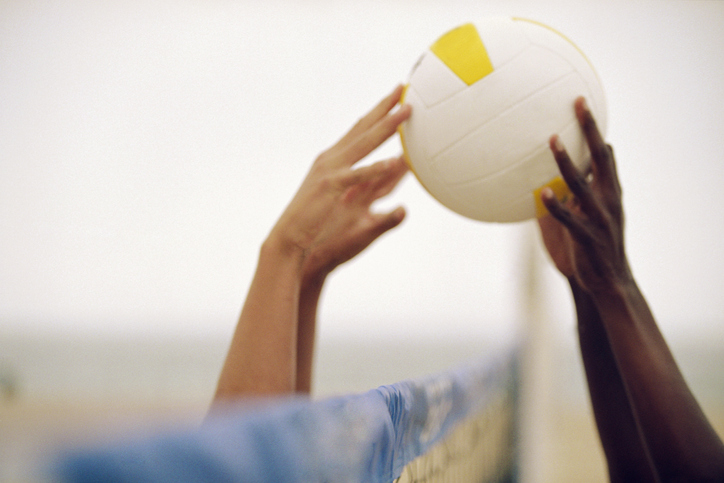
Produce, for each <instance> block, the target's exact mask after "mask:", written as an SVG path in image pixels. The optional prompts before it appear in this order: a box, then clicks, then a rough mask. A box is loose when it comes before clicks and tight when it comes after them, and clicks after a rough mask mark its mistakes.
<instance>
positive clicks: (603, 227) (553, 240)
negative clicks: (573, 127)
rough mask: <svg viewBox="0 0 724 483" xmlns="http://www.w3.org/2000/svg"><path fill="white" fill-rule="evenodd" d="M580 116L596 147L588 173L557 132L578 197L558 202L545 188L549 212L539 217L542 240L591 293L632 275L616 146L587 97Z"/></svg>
mask: <svg viewBox="0 0 724 483" xmlns="http://www.w3.org/2000/svg"><path fill="white" fill-rule="evenodd" d="M575 110H576V116H577V118H578V122H579V124H580V125H581V128H582V129H583V133H584V136H585V137H586V142H587V143H588V147H589V150H590V151H591V173H590V176H587V175H586V174H585V173H582V172H580V171H579V170H577V169H576V167H575V166H574V165H573V163H572V162H571V159H570V158H569V156H568V154H567V153H566V150H565V147H564V146H563V144H562V143H561V141H560V138H559V137H558V136H555V135H554V136H552V137H551V139H550V147H551V150H552V151H553V155H554V157H555V159H556V162H557V163H558V168H559V169H560V171H561V175H562V176H563V179H564V180H565V182H566V184H567V185H568V187H569V189H570V190H571V192H572V193H573V200H569V201H568V202H566V203H561V202H560V201H558V200H557V199H556V197H555V195H554V194H553V192H552V190H550V189H547V188H546V189H544V190H543V191H542V192H541V199H542V201H543V203H544V204H545V206H546V208H547V209H548V211H549V212H550V215H549V216H546V217H543V218H541V219H540V221H539V224H540V228H541V232H542V235H543V241H544V243H545V245H546V248H547V249H548V252H549V253H550V255H551V257H552V258H553V261H554V262H555V264H556V267H557V268H558V269H559V270H560V271H561V273H563V275H565V276H566V277H569V278H571V277H575V279H576V281H577V282H578V283H579V284H580V285H581V287H582V288H583V289H584V290H586V291H588V292H596V291H599V290H610V289H612V288H614V287H615V286H617V285H619V284H621V283H629V282H631V280H632V276H631V271H630V269H629V265H628V260H627V258H626V254H625V249H624V237H623V229H624V216H623V207H622V204H621V186H620V184H619V181H618V175H617V174H616V163H615V160H614V156H613V149H612V148H611V146H610V145H607V144H606V143H605V142H604V140H603V138H602V137H601V134H600V133H599V131H598V127H597V126H596V121H595V120H594V118H593V115H592V114H591V111H590V110H589V109H588V107H587V105H586V102H585V100H584V99H583V98H578V99H577V100H576V102H575Z"/></svg>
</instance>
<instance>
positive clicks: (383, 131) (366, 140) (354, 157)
mask: <svg viewBox="0 0 724 483" xmlns="http://www.w3.org/2000/svg"><path fill="white" fill-rule="evenodd" d="M411 112H412V108H411V107H410V106H409V105H405V106H401V107H400V108H399V109H398V110H397V111H395V112H392V113H390V114H388V115H386V116H385V117H383V118H382V119H380V120H379V121H377V122H376V123H375V124H374V125H373V126H371V127H370V128H369V129H367V130H365V131H364V132H363V133H362V134H360V135H359V136H358V137H357V138H356V139H355V140H354V141H352V142H351V143H350V144H349V145H348V146H346V147H345V148H344V151H343V152H342V153H340V156H341V159H342V160H344V162H345V163H346V164H347V165H349V166H351V165H353V164H354V163H356V162H357V161H359V160H361V159H362V158H364V157H365V156H367V155H368V154H370V153H371V152H372V151H374V150H375V149H377V148H378V147H379V146H380V145H381V144H382V143H383V142H385V141H386V140H387V139H389V138H390V137H391V136H392V135H393V134H395V133H396V132H397V126H399V125H400V124H401V123H402V122H404V121H405V120H406V119H407V118H408V117H410V113H411Z"/></svg>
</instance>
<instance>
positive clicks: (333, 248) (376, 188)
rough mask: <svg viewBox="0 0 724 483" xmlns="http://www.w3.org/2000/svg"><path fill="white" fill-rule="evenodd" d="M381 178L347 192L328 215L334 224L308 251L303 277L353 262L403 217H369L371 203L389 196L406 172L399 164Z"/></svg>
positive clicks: (393, 214)
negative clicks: (352, 260) (351, 260)
mask: <svg viewBox="0 0 724 483" xmlns="http://www.w3.org/2000/svg"><path fill="white" fill-rule="evenodd" d="M396 163H397V165H396V166H395V167H394V168H393V169H392V170H391V171H390V172H389V173H388V174H387V175H385V176H382V177H380V178H378V179H377V180H374V181H372V182H370V183H367V184H364V185H356V186H353V187H352V188H350V189H349V190H348V191H347V192H346V193H345V194H344V196H343V197H342V199H341V200H340V202H339V203H338V205H337V206H336V207H335V210H334V213H333V214H331V216H333V217H334V218H336V220H335V221H336V222H335V223H334V224H331V225H332V226H331V227H330V230H329V231H328V232H327V233H325V236H324V237H323V238H322V240H321V241H320V242H319V243H317V244H316V245H314V246H313V247H312V249H311V252H310V254H309V256H308V257H307V261H306V262H305V267H304V271H305V274H306V275H307V276H311V275H313V274H323V275H326V274H327V273H329V272H331V271H332V270H334V268H336V267H337V266H339V265H341V264H342V263H344V262H346V261H348V260H350V259H352V258H354V257H355V256H356V255H358V254H359V253H360V252H361V251H362V250H364V249H365V248H367V247H368V246H369V245H370V244H371V243H372V242H373V241H374V240H376V239H377V238H378V237H379V236H380V235H382V234H383V233H384V232H386V231H387V230H389V229H391V228H393V227H395V226H397V225H398V224H399V223H400V222H401V221H402V218H403V216H404V211H403V210H402V209H401V208H398V209H397V210H395V211H393V212H391V213H385V214H379V213H373V212H372V211H371V206H372V203H374V202H375V201H376V200H378V199H380V198H382V197H384V196H386V195H387V194H389V193H390V192H391V191H392V190H393V189H394V187H395V186H397V184H398V183H399V181H400V180H401V179H402V177H403V176H404V174H405V173H406V171H407V168H406V167H405V165H404V163H403V162H402V160H401V159H400V160H397V161H396Z"/></svg>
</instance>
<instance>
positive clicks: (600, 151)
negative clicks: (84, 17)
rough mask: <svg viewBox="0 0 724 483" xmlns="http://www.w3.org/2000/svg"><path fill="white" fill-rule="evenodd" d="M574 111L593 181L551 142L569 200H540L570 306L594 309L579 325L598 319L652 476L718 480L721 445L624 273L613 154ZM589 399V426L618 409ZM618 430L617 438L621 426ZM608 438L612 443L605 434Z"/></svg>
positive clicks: (597, 387)
mask: <svg viewBox="0 0 724 483" xmlns="http://www.w3.org/2000/svg"><path fill="white" fill-rule="evenodd" d="M575 109H576V114H577V116H578V119H579V122H580V124H581V127H582V129H583V132H584V135H585V137H586V140H587V143H588V146H589V148H590V151H591V155H592V166H591V169H592V178H589V177H588V176H586V173H582V172H579V171H578V170H577V169H576V168H575V167H574V166H573V164H572V162H571V160H570V158H569V157H568V154H567V153H566V151H565V148H564V147H563V145H562V143H561V142H560V139H559V138H558V137H557V136H554V137H553V138H552V139H551V149H552V150H553V154H554V156H555V158H556V161H557V163H558V166H559V168H560V171H561V174H562V176H563V179H564V180H565V181H566V184H567V185H568V186H569V188H570V190H571V192H572V193H573V195H574V202H573V203H567V204H564V203H561V202H560V201H558V200H557V199H556V198H555V196H554V195H553V193H552V191H550V190H543V192H542V193H541V197H542V200H543V202H544V204H545V206H546V208H548V210H549V212H550V213H551V215H552V216H553V217H554V218H555V219H556V220H557V221H558V222H559V223H560V224H561V225H562V226H563V227H564V229H565V234H566V236H567V237H568V241H569V244H568V262H569V264H570V267H571V270H572V274H573V278H574V280H575V284H576V285H577V286H572V288H573V289H574V296H577V297H578V298H579V300H577V302H576V303H577V307H578V306H579V303H580V306H581V308H584V309H586V306H587V305H589V304H592V306H593V307H595V312H596V314H597V315H591V314H592V313H593V312H594V309H593V307H588V309H587V310H585V312H586V314H587V315H586V318H587V319H589V320H594V319H595V318H596V317H597V318H598V319H599V320H600V328H601V329H602V332H603V334H605V336H606V340H607V341H608V347H609V348H610V356H612V358H613V362H615V365H614V366H613V367H615V370H617V372H618V375H619V377H620V381H621V383H622V385H623V388H624V390H625V395H626V397H627V400H628V405H629V407H630V408H631V415H632V417H633V419H634V421H635V423H636V429H637V431H638V433H639V435H640V440H641V442H642V445H643V448H644V452H645V454H646V455H647V456H648V458H649V461H650V463H651V468H652V469H653V471H654V476H655V478H656V479H657V480H658V481H724V445H723V444H722V441H721V439H720V438H719V437H718V435H717V434H716V432H715V431H714V429H713V428H712V426H711V424H710V423H709V421H708V419H707V418H706V416H705V415H704V413H703V412H702V410H701V407H700V406H699V404H698V403H697V401H696V399H695V398H694V396H693V394H692V393H691V390H690V389H689V387H688V385H687V384H686V381H685V380H684V378H683V376H682V374H681V371H680V370H679V368H678V365H677V364H676V361H675V360H674V357H673V355H672V353H671V351H670V349H669V347H668V345H667V343H666V341H665V339H664V337H663V336H662V334H661V332H660V330H659V328H658V325H657V324H656V321H655V319H654V316H653V314H652V312H651V310H650V308H649V306H648V304H647V302H646V300H645V298H644V296H643V294H642V293H641V291H640V290H639V287H638V285H637V284H636V282H635V280H634V277H633V275H632V273H631V270H630V267H629V263H628V260H627V257H626V254H625V248H624V237H623V226H624V219H623V218H624V217H623V208H622V204H621V188H620V185H619V181H618V176H617V174H616V167H615V161H614V156H613V150H612V149H611V148H610V146H608V145H606V144H605V142H604V140H603V139H602V137H601V135H600V133H599V131H598V129H597V126H596V123H595V120H594V118H593V116H592V114H591V112H590V110H589V109H588V108H587V106H586V104H585V101H583V99H579V100H577V101H576V104H575ZM576 291H579V293H578V294H576ZM581 295H583V296H584V298H581ZM579 323H580V321H579ZM589 326H590V327H593V325H592V324H589ZM603 334H601V335H603ZM582 342H583V343H582V345H581V350H582V352H585V355H584V360H585V359H590V361H589V363H588V364H589V366H590V367H592V368H593V367H597V364H600V365H601V367H606V366H610V362H607V361H606V358H607V357H608V356H606V355H605V354H606V352H605V351H601V348H602V346H601V345H600V344H599V345H596V344H592V345H591V346H590V347H589V346H588V342H587V341H586V339H585V338H584V340H583V341H582ZM584 344H585V345H584ZM587 371H588V369H587ZM604 372H605V371H604ZM587 374H588V372H587ZM605 380H606V379H605V378H604V379H600V380H599V379H596V378H594V379H593V380H592V379H591V378H589V391H590V392H591V396H592V399H593V397H594V394H596V393H597V392H598V391H602V394H604V396H605V390H606V386H605V385H604V384H601V382H602V381H605ZM591 382H593V386H591V385H590V384H591ZM596 397H597V398H598V396H596ZM598 399H599V400H600V403H599V406H600V405H601V404H602V405H603V407H599V408H598V409H596V411H597V413H598V414H597V418H596V419H597V424H599V422H600V421H599V420H600V419H601V418H602V417H603V416H605V413H606V411H609V408H606V405H607V404H611V405H612V406H611V408H610V411H611V412H613V411H615V410H616V408H617V405H618V408H621V407H622V406H621V405H620V403H619V399H618V398H611V399H610V400H609V399H607V398H605V397H603V398H598ZM594 404H595V403H594ZM617 424H619V423H617ZM620 424H622V426H621V429H622V430H626V425H625V424H624V423H620ZM612 430H614V431H613V432H612ZM626 431H627V432H628V430H626ZM599 433H600V434H601V441H602V444H603V445H604V451H605V452H606V454H607V457H608V455H609V453H610V452H612V453H613V454H618V452H619V450H618V449H617V447H616V445H617V444H619V443H620V441H619V440H618V439H617V438H616V434H615V427H613V428H609V427H607V426H606V424H605V422H604V424H603V425H601V424H599ZM609 433H612V434H613V436H612V437H611V438H609V437H608V436H604V435H606V434H609ZM627 439H628V438H627ZM612 445H613V446H612ZM610 463H611V462H610V461H609V465H610ZM614 466H615V465H614Z"/></svg>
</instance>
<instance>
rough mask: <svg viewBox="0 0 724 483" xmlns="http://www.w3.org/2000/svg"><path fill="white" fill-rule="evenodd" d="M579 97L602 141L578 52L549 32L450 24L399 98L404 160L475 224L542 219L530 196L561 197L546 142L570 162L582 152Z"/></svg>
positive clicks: (599, 113) (598, 95)
mask: <svg viewBox="0 0 724 483" xmlns="http://www.w3.org/2000/svg"><path fill="white" fill-rule="evenodd" d="M579 96H584V97H585V98H586V101H587V103H588V106H589V108H590V109H591V111H592V113H593V115H594V117H595V118H596V121H597V124H598V128H599V130H600V131H601V133H602V135H605V132H606V114H607V113H606V100H605V97H604V92H603V87H602V85H601V82H600V80H599V78H598V76H597V74H596V72H595V71H594V69H593V66H592V65H591V63H590V62H589V61H588V59H587V58H586V56H585V55H584V54H583V52H581V50H580V49H579V48H578V47H576V45H574V44H573V42H571V41H570V40H569V39H568V38H566V37H565V36H563V35H562V34H561V33H559V32H557V31H556V30H554V29H552V28H551V27H548V26H546V25H543V24H541V23H539V22H535V21H531V20H526V19H521V18H502V17H494V18H487V19H483V20H482V21H480V22H476V23H469V24H465V25H462V26H460V27H457V28H455V29H453V30H451V31H449V32H447V33H446V34H444V35H443V36H442V37H440V38H439V39H438V40H437V41H435V43H433V44H432V46H431V47H430V48H429V49H428V50H427V51H425V52H424V53H423V55H422V56H421V57H420V59H419V60H418V62H417V63H416V64H415V66H414V67H413V69H412V72H411V73H410V77H409V82H408V84H407V86H406V89H405V94H404V98H403V102H404V103H406V104H410V105H411V106H412V115H411V116H410V118H409V119H408V120H407V121H405V123H403V124H402V125H401V126H400V128H399V132H400V139H401V141H402V146H403V150H404V154H405V159H406V161H407V163H408V165H409V167H410V169H411V170H412V172H413V173H414V174H415V176H416V177H417V179H418V180H419V181H420V183H421V184H422V186H424V187H425V189H426V190H427V191H428V192H429V193H430V194H431V195H432V196H433V197H434V198H436V199H437V200H438V201H439V202H440V203H442V204H443V205H445V206H447V207H448V208H450V209H451V210H453V211H455V212H457V213H459V214H461V215H463V216H466V217H468V218H472V219H475V220H480V221H489V222H516V221H522V220H527V219H530V218H534V217H536V216H542V215H543V214H545V207H543V205H542V203H541V202H540V191H541V190H542V189H543V188H544V187H546V186H549V187H551V188H552V189H553V191H554V193H556V195H557V196H558V197H559V199H561V198H563V197H564V196H565V195H566V193H567V187H566V185H565V182H563V180H562V179H561V177H560V173H559V170H558V166H557V165H556V162H555V159H554V157H553V154H552V152H551V151H550V148H549V145H548V140H549V139H550V137H551V135H553V134H558V135H559V136H560V138H561V140H562V141H563V143H564V145H565V146H566V150H567V152H568V154H569V155H570V157H571V160H572V161H573V163H574V164H575V165H576V166H577V167H578V168H579V169H585V168H586V167H587V165H588V164H589V163H590V153H589V151H588V147H587V145H586V142H585V138H584V137H583V133H582V132H581V129H580V126H579V125H578V122H577V120H576V116H575V112H574V108H573V104H574V101H575V99H576V98H577V97H579Z"/></svg>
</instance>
